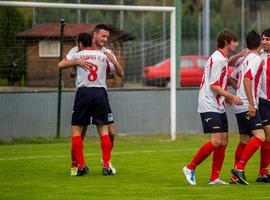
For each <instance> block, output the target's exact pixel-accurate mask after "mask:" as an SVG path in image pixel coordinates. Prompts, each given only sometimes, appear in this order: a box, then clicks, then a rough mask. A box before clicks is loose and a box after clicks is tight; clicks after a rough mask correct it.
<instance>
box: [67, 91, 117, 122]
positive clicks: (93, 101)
mask: <svg viewBox="0 0 270 200" xmlns="http://www.w3.org/2000/svg"><path fill="white" fill-rule="evenodd" d="M91 118H92V124H95V125H107V124H112V123H113V115H112V111H111V107H110V104H109V99H108V94H107V91H106V89H105V88H96V87H95V88H94V87H92V88H87V87H83V88H79V89H78V90H77V92H76V97H75V101H74V106H73V112H72V120H71V124H72V125H78V126H86V125H89V124H90V119H91Z"/></svg>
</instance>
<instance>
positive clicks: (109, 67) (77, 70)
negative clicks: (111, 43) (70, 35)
mask: <svg viewBox="0 0 270 200" xmlns="http://www.w3.org/2000/svg"><path fill="white" fill-rule="evenodd" d="M82 51H85V52H84V53H83V54H84V55H85V54H87V53H89V54H91V55H92V57H91V58H92V60H91V59H90V58H89V62H91V63H92V64H96V65H97V64H101V60H102V59H101V60H98V59H100V58H101V57H100V56H103V57H104V56H105V57H106V55H105V54H104V53H103V52H105V51H107V52H108V53H111V54H112V52H111V51H110V50H109V49H107V48H105V47H103V48H102V49H101V50H92V49H91V48H87V51H86V50H82ZM80 52H81V51H79V48H78V47H77V46H76V47H73V48H72V49H71V50H70V51H69V52H68V54H67V55H66V57H65V59H66V60H74V59H75V60H76V59H79V58H75V57H77V56H82V55H81V54H79V53H80ZM90 52H91V53H90ZM94 54H97V55H94ZM112 55H113V56H114V54H112ZM85 58H86V57H84V56H82V59H85ZM114 58H115V59H116V57H115V56H114ZM93 60H95V61H93ZM103 64H104V63H103ZM101 65H102V64H101ZM93 70H94V71H93ZM95 70H96V66H92V71H91V73H90V72H89V71H87V73H88V74H89V73H90V74H92V75H90V76H89V77H88V78H89V80H90V82H91V83H90V84H89V83H87V81H83V77H84V76H85V75H83V74H85V73H84V72H85V70H84V69H82V68H81V67H73V68H72V73H74V74H77V76H76V78H75V85H76V88H79V87H104V88H107V86H106V74H114V73H115V67H114V65H113V64H112V63H111V62H110V61H109V60H108V59H107V57H106V67H105V71H106V73H105V81H103V78H104V77H103V76H99V78H98V77H96V72H95ZM99 72H100V73H101V74H102V71H100V70H98V73H99ZM94 79H99V81H97V80H94Z"/></svg>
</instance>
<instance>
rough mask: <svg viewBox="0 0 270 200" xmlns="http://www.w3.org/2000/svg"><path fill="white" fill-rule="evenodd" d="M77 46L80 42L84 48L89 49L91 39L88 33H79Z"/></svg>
mask: <svg viewBox="0 0 270 200" xmlns="http://www.w3.org/2000/svg"><path fill="white" fill-rule="evenodd" d="M77 42H78V44H79V43H80V42H81V43H82V45H83V46H84V47H91V45H92V37H91V35H90V34H89V33H80V34H79V35H78V38H77Z"/></svg>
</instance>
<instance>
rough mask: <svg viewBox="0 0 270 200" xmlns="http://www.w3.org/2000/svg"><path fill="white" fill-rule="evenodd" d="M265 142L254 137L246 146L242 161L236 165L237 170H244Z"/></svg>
mask: <svg viewBox="0 0 270 200" xmlns="http://www.w3.org/2000/svg"><path fill="white" fill-rule="evenodd" d="M262 143H263V141H262V140H261V139H260V138H258V137H253V138H252V139H251V140H249V142H248V143H247V144H246V147H245V149H244V151H243V153H242V156H241V159H240V160H239V162H238V163H237V164H236V169H238V170H244V169H245V166H246V164H247V162H248V160H249V159H250V158H251V156H253V154H254V153H255V152H256V151H257V150H258V149H259V148H260V146H261V145H262Z"/></svg>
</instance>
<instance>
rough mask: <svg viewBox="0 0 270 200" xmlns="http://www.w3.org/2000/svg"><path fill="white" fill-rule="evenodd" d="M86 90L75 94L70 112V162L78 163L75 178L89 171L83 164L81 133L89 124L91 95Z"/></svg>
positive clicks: (80, 90) (83, 89)
mask: <svg viewBox="0 0 270 200" xmlns="http://www.w3.org/2000/svg"><path fill="white" fill-rule="evenodd" d="M90 92H91V91H90V90H89V89H87V88H79V89H78V90H77V92H76V97H75V101H74V106H73V112H72V120H71V124H72V146H71V156H72V160H73V159H74V160H73V162H74V161H77V162H78V171H77V174H76V175H77V176H82V175H85V174H86V173H88V171H89V169H88V167H87V166H86V164H85V159H84V147H83V139H82V132H83V129H84V127H85V126H87V125H89V124H90V116H91V113H90V112H89V109H88V108H89V104H91V101H92V100H91V98H92V95H91V94H89V93H90Z"/></svg>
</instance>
